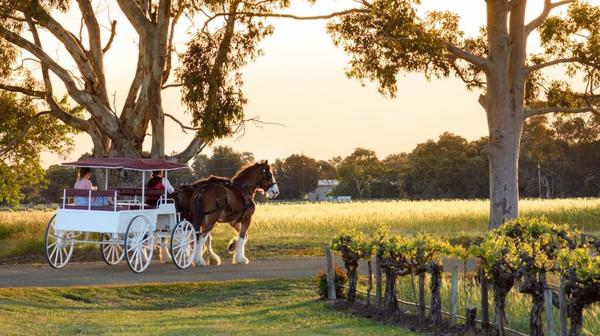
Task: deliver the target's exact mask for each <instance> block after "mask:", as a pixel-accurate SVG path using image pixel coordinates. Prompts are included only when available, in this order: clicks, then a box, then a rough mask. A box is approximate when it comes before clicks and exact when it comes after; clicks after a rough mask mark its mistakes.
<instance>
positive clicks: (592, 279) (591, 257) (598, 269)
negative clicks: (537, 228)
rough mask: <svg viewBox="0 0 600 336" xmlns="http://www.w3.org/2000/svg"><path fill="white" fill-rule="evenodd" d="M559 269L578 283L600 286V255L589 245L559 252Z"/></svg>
mask: <svg viewBox="0 0 600 336" xmlns="http://www.w3.org/2000/svg"><path fill="white" fill-rule="evenodd" d="M557 264H558V270H559V271H560V273H561V274H563V275H564V276H565V277H573V278H574V280H575V281H576V282H577V283H580V284H589V285H592V286H600V255H599V254H598V251H595V250H593V249H592V248H591V247H590V246H589V245H585V246H584V247H578V248H576V249H573V250H570V249H564V250H561V251H559V252H558V256H557Z"/></svg>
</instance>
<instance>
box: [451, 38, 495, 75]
mask: <svg viewBox="0 0 600 336" xmlns="http://www.w3.org/2000/svg"><path fill="white" fill-rule="evenodd" d="M446 49H447V50H448V52H449V53H451V54H452V55H454V56H456V57H458V58H460V59H463V60H465V61H467V62H469V63H471V64H473V65H475V66H476V67H478V68H479V69H481V70H482V71H484V72H488V71H489V70H490V65H489V63H488V61H487V59H485V58H483V57H480V56H477V55H475V54H472V53H470V52H468V51H466V50H464V49H462V48H459V47H457V46H455V45H454V44H452V43H449V42H446Z"/></svg>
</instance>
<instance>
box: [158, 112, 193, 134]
mask: <svg viewBox="0 0 600 336" xmlns="http://www.w3.org/2000/svg"><path fill="white" fill-rule="evenodd" d="M165 117H169V118H171V119H172V120H173V121H174V122H176V123H177V124H179V126H180V127H181V131H182V132H183V133H185V134H187V132H186V130H190V131H198V130H199V128H196V127H192V126H187V125H185V124H184V123H182V122H181V121H179V120H178V119H177V118H175V117H174V116H173V115H171V114H169V113H165Z"/></svg>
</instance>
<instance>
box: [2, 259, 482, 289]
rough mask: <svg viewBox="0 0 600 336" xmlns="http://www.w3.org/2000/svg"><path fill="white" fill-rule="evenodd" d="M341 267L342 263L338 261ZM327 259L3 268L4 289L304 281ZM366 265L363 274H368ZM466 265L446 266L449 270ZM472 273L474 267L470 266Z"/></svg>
mask: <svg viewBox="0 0 600 336" xmlns="http://www.w3.org/2000/svg"><path fill="white" fill-rule="evenodd" d="M336 262H338V263H340V264H341V260H336ZM324 264H325V260H324V258H323V257H278V258H256V259H252V260H251V262H250V264H248V265H231V264H229V263H224V264H222V265H220V266H206V267H190V268H189V269H185V270H180V269H177V268H176V267H175V266H174V265H173V264H160V263H159V262H158V261H153V262H152V264H151V265H150V267H149V268H148V269H147V270H146V271H145V272H144V273H142V274H135V273H133V272H131V271H130V270H129V268H128V267H127V264H126V263H125V262H122V263H121V264H119V265H118V266H112V267H111V266H108V265H106V264H105V263H104V262H79V263H77V262H74V263H70V264H68V265H67V266H66V267H65V268H63V269H60V270H55V269H52V268H51V267H50V266H48V265H45V264H33V265H32V264H29V265H10V266H0V287H71V286H106V285H134V284H144V283H176V282H191V281H227V280H237V279H300V278H307V277H311V276H314V275H315V274H317V273H318V272H319V271H320V270H322V269H323V268H324ZM365 264H366V263H362V265H361V266H362V267H361V268H362V269H361V273H362V274H364V273H365V272H366V271H365V269H366V267H365ZM454 265H460V269H462V263H460V262H456V261H453V260H450V261H446V262H445V268H446V270H449V269H450V268H451V267H452V266H454ZM468 268H469V269H470V270H472V269H473V265H472V264H471V263H470V265H469V266H468Z"/></svg>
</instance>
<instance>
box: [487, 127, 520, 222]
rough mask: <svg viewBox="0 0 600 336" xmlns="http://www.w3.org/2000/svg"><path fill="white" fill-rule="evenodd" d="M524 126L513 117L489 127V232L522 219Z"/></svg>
mask: <svg viewBox="0 0 600 336" xmlns="http://www.w3.org/2000/svg"><path fill="white" fill-rule="evenodd" d="M522 125H523V123H522V121H520V119H518V120H517V118H514V117H508V118H506V120H503V121H502V122H498V123H494V124H492V125H490V131H491V133H490V145H491V146H490V152H489V161H490V222H489V228H490V229H495V228H498V227H500V225H502V223H504V222H505V221H506V220H508V219H512V218H516V217H518V216H519V178H518V162H519V145H520V141H521V130H522Z"/></svg>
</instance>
